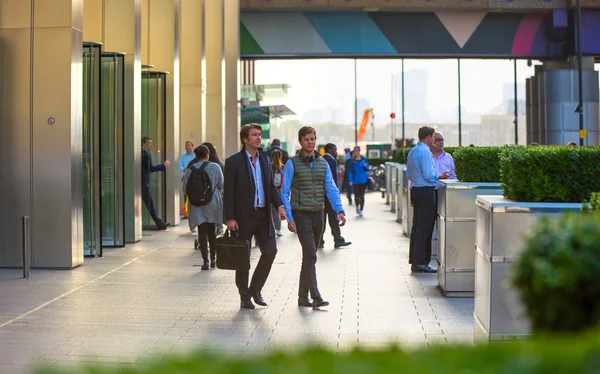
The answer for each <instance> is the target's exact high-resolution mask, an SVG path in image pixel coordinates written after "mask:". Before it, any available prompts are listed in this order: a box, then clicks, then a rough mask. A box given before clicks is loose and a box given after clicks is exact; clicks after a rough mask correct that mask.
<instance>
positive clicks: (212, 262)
mask: <svg viewBox="0 0 600 374" xmlns="http://www.w3.org/2000/svg"><path fill="white" fill-rule="evenodd" d="M210 267H211V268H213V269H214V268H216V267H217V261H215V260H210Z"/></svg>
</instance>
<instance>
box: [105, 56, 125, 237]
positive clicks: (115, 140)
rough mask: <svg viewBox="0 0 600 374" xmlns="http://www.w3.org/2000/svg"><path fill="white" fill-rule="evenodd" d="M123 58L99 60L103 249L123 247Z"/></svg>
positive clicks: (113, 57) (114, 57)
mask: <svg viewBox="0 0 600 374" xmlns="http://www.w3.org/2000/svg"><path fill="white" fill-rule="evenodd" d="M123 76H124V70H123V56H120V55H115V54H112V53H107V54H103V56H102V117H101V119H102V125H101V130H100V132H101V150H102V151H101V158H102V175H101V177H102V187H101V188H102V192H101V196H102V245H104V246H109V247H113V246H123V245H124V244H125V243H124V235H125V227H124V216H123V215H124V208H123V137H122V136H123V135H122V134H123Z"/></svg>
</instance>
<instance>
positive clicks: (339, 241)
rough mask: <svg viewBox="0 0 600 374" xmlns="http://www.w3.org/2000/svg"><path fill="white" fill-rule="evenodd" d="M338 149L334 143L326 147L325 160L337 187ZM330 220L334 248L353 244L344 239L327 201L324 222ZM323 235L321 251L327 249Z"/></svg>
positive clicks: (320, 245) (334, 213)
mask: <svg viewBox="0 0 600 374" xmlns="http://www.w3.org/2000/svg"><path fill="white" fill-rule="evenodd" d="M337 156H338V153H337V147H336V145H335V144H333V143H327V144H326V145H325V155H324V156H323V159H324V160H325V161H327V164H329V169H330V170H331V175H332V176H333V180H334V181H335V183H336V185H337V183H338V162H337ZM327 220H329V228H330V229H331V235H333V246H334V248H340V247H345V246H348V245H350V244H352V243H351V242H347V241H346V239H344V238H343V237H342V233H341V231H340V225H339V223H338V220H337V213H336V212H335V210H334V209H333V206H332V205H331V202H330V201H329V199H327V198H326V199H325V216H324V221H327ZM324 223H325V222H323V235H325V227H326V226H325V224H324ZM323 235H322V236H321V242H320V243H319V249H322V248H324V247H325V240H323Z"/></svg>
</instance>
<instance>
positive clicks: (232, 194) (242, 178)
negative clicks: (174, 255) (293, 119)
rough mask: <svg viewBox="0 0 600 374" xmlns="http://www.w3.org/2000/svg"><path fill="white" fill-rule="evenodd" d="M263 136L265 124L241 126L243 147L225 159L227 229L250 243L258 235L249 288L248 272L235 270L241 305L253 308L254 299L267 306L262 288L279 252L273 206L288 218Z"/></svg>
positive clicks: (282, 216) (283, 216)
mask: <svg viewBox="0 0 600 374" xmlns="http://www.w3.org/2000/svg"><path fill="white" fill-rule="evenodd" d="M261 135H262V127H261V126H260V125H258V124H255V123H251V124H247V125H245V126H244V127H242V130H241V131H240V140H241V141H242V144H243V145H244V147H243V148H242V150H241V151H240V152H238V153H236V154H234V155H232V156H230V157H229V158H227V160H226V162H225V187H224V191H225V195H224V200H225V201H224V205H225V220H226V224H227V228H228V229H229V230H231V231H239V235H240V238H242V239H245V240H247V241H248V243H250V240H251V239H252V236H254V237H256V240H257V242H258V246H259V248H260V252H261V256H260V259H259V261H258V264H257V265H256V269H255V270H254V274H253V275H252V281H251V282H250V287H248V278H249V277H250V272H249V271H236V273H235V284H236V286H237V287H238V291H239V293H240V298H241V307H242V308H246V309H254V304H253V303H252V300H251V299H254V302H256V303H257V304H258V305H262V306H266V305H267V303H266V302H265V300H264V299H263V297H262V295H261V290H262V288H263V286H264V285H265V282H266V281H267V277H268V276H269V272H270V271H271V265H272V264H273V261H274V260H275V255H276V254H277V244H276V242H275V228H274V227H273V217H272V216H271V211H272V210H271V207H270V205H272V206H274V207H275V208H276V209H278V213H279V217H278V218H279V219H281V220H284V219H286V218H287V217H286V213H285V209H284V207H283V203H282V202H281V198H280V197H279V193H278V192H277V189H276V188H275V184H273V176H272V174H271V166H270V165H269V159H268V158H267V154H266V153H265V152H263V150H262V149H260V144H261ZM248 251H250V246H248ZM248 255H250V253H248Z"/></svg>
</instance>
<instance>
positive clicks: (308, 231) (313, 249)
mask: <svg viewBox="0 0 600 374" xmlns="http://www.w3.org/2000/svg"><path fill="white" fill-rule="evenodd" d="M292 214H293V215H294V221H295V222H296V233H297V234H298V239H299V240H300V245H302V268H301V269H300V286H299V287H298V297H301V298H305V297H308V294H309V292H310V296H311V297H312V298H313V299H319V298H321V294H320V293H319V288H318V286H317V269H316V263H317V246H318V244H319V242H320V241H321V235H322V233H323V226H324V223H323V211H319V212H306V211H302V210H294V211H293V212H292Z"/></svg>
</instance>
